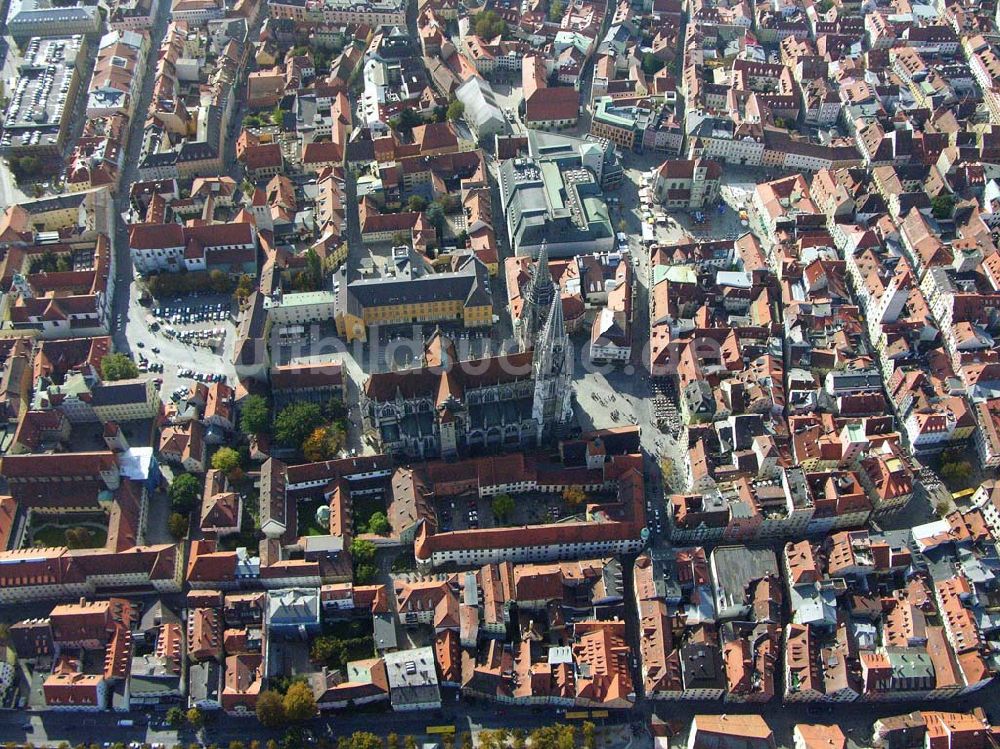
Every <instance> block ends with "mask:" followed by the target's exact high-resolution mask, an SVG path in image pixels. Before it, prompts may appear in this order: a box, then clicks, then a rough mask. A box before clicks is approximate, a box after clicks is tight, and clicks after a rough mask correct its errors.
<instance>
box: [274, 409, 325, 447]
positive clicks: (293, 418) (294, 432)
mask: <svg viewBox="0 0 1000 749" xmlns="http://www.w3.org/2000/svg"><path fill="white" fill-rule="evenodd" d="M322 423H323V409H322V408H320V406H319V404H318V403H307V402H306V401H296V402H295V403H289V404H288V405H287V406H285V407H284V408H283V409H281V413H279V414H278V417H277V418H276V419H275V420H274V438H275V439H276V440H277V441H278V444H280V445H282V446H283V447H301V446H302V443H303V442H304V441H305V439H306V437H308V436H309V435H310V434H312V432H313V430H314V429H316V428H317V427H319V426H320V425H322Z"/></svg>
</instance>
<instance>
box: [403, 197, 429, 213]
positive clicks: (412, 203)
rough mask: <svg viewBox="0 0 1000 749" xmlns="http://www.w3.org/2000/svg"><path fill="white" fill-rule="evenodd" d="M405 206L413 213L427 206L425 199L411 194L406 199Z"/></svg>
mask: <svg viewBox="0 0 1000 749" xmlns="http://www.w3.org/2000/svg"><path fill="white" fill-rule="evenodd" d="M406 207H407V208H409V209H410V210H411V211H413V212H414V213H419V212H420V211H422V210H424V209H425V208H426V207H427V199H426V198H424V197H422V196H420V195H411V196H410V199H409V200H408V201H406Z"/></svg>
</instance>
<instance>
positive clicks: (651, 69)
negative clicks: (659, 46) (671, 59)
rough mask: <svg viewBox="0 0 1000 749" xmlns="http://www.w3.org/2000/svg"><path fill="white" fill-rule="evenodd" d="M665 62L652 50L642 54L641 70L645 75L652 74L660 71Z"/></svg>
mask: <svg viewBox="0 0 1000 749" xmlns="http://www.w3.org/2000/svg"><path fill="white" fill-rule="evenodd" d="M665 64H666V63H665V62H664V61H663V60H661V59H660V58H659V57H657V56H656V55H654V54H653V53H652V52H647V53H646V54H644V55H643V56H642V72H643V73H645V74H646V75H654V74H656V73H658V72H659V71H660V69H661V68H663V66H664V65H665Z"/></svg>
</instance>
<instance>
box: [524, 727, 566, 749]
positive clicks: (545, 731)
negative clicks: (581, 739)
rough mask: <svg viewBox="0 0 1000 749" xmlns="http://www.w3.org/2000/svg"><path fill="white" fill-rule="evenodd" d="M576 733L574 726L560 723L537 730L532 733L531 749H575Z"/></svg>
mask: <svg viewBox="0 0 1000 749" xmlns="http://www.w3.org/2000/svg"><path fill="white" fill-rule="evenodd" d="M574 733H575V731H574V730H573V726H565V725H562V724H560V723H557V724H555V725H552V726H543V727H541V728H536V729H535V730H534V731H532V732H531V749H574V747H575V744H576V741H575V736H574Z"/></svg>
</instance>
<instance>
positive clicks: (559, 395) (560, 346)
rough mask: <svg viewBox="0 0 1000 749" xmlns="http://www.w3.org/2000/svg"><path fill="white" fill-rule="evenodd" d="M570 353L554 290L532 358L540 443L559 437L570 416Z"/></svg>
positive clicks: (536, 417)
mask: <svg viewBox="0 0 1000 749" xmlns="http://www.w3.org/2000/svg"><path fill="white" fill-rule="evenodd" d="M571 355H572V352H571V350H570V346H569V338H568V337H567V336H566V325H565V322H564V321H563V310H562V299H560V298H559V295H558V294H555V295H554V296H553V297H552V301H551V302H550V303H549V309H548V315H546V319H545V324H544V326H543V327H542V330H541V333H540V334H539V335H538V336H537V340H536V341H535V348H534V355H533V357H532V362H531V367H532V373H533V374H534V377H535V398H534V402H533V403H532V408H531V414H532V416H533V417H534V419H535V423H536V424H537V425H538V442H539V444H540V443H541V442H542V440H544V439H551V438H552V437H561V436H562V435H563V434H564V432H565V429H566V427H567V426H568V425H569V423H570V420H571V419H572V416H573V407H572V405H571V404H570V377H571V372H570V370H571V369H572V361H571V359H570V357H571Z"/></svg>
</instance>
